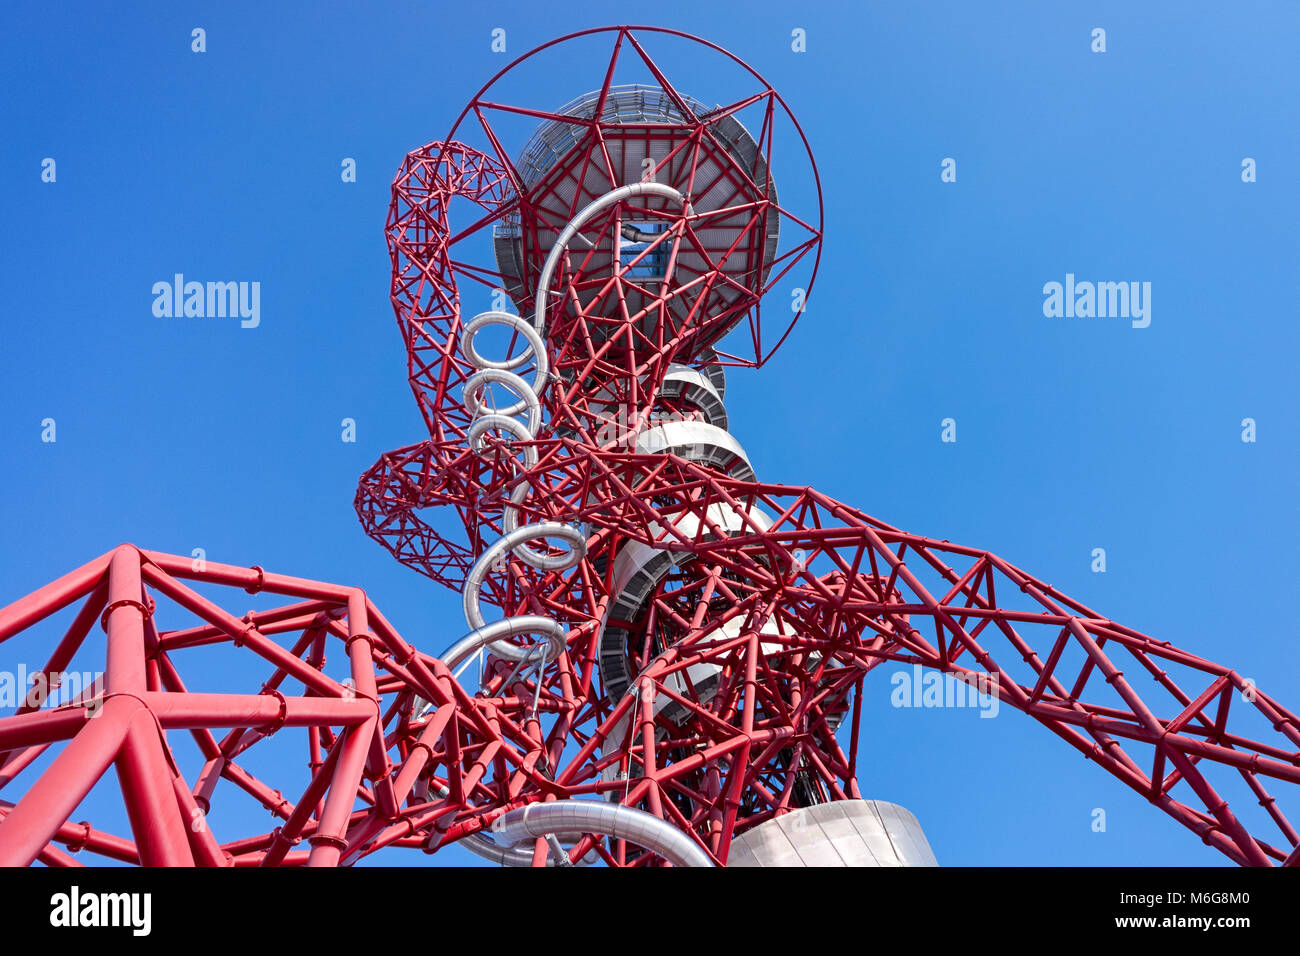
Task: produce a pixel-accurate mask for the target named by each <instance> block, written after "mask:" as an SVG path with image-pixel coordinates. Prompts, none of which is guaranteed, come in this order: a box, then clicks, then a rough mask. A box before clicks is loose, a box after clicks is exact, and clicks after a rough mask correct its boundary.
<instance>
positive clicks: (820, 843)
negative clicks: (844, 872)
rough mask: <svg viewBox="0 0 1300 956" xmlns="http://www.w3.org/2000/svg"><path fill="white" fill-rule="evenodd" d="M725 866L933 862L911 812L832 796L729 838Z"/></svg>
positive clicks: (932, 856) (890, 806)
mask: <svg viewBox="0 0 1300 956" xmlns="http://www.w3.org/2000/svg"><path fill="white" fill-rule="evenodd" d="M727 865H728V866H938V865H939V862H938V861H937V860H936V859H935V857H934V851H932V850H931V849H930V843H929V841H928V840H926V838H925V833H924V832H922V830H921V824H920V823H918V822H917V819H916V817H915V816H914V815H913V814H912V813H911V812H909V811H908V810H906V809H904V808H903V807H900V806H898V805H896V804H893V803H885V802H884V801H880V800H837V801H835V802H833V803H821V804H817V805H816V806H811V807H803V808H801V809H799V810H794V811H792V812H790V813H787V814H784V815H782V816H780V817H777V818H776V819H773V820H768V821H767V822H766V823H763V824H760V825H759V826H757V827H755V828H754V829H752V830H748V831H746V832H745V833H742V834H741V835H740V836H738V837H736V838H735V839H734V840H733V841H732V843H731V851H730V853H729V855H728V859H727Z"/></svg>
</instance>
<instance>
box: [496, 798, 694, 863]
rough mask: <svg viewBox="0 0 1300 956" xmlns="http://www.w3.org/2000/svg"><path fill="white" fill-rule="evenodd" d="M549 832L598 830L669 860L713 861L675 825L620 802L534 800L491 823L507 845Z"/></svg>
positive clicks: (686, 861)
mask: <svg viewBox="0 0 1300 956" xmlns="http://www.w3.org/2000/svg"><path fill="white" fill-rule="evenodd" d="M552 833H592V834H597V833H598V834H602V835H604V836H608V837H612V838H614V839H616V840H627V841H628V842H629V843H634V844H636V845H637V846H639V847H643V848H645V849H647V850H650V851H651V852H652V853H655V854H657V855H658V856H661V857H663V858H664V859H665V860H667V861H668V862H669V863H672V864H673V865H674V866H701V867H705V866H712V865H713V861H712V860H710V859H709V855H708V854H707V853H705V852H704V851H703V850H702V849H700V847H699V845H698V844H697V843H696V842H695V841H694V840H692V839H691V838H690V837H689V836H687V835H686V834H685V833H683V832H682V831H681V830H679V829H677V828H676V827H675V826H672V825H671V824H669V823H665V822H664V821H663V820H660V819H659V818H658V817H656V816H652V815H651V814H649V813H646V812H645V811H644V810H637V809H635V808H633V807H625V806H622V805H620V804H613V803H605V802H603V801H602V802H597V801H594V800H554V801H551V802H550V803H533V804H529V805H528V806H526V807H520V808H519V809H518V810H511V811H510V812H509V813H506V814H504V815H503V816H500V817H498V818H497V819H496V821H495V822H493V824H492V835H493V837H494V838H495V839H496V840H497V841H499V842H501V843H505V844H509V845H514V844H517V843H521V842H523V841H524V840H527V839H536V838H537V837H544V836H547V835H548V834H552Z"/></svg>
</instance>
